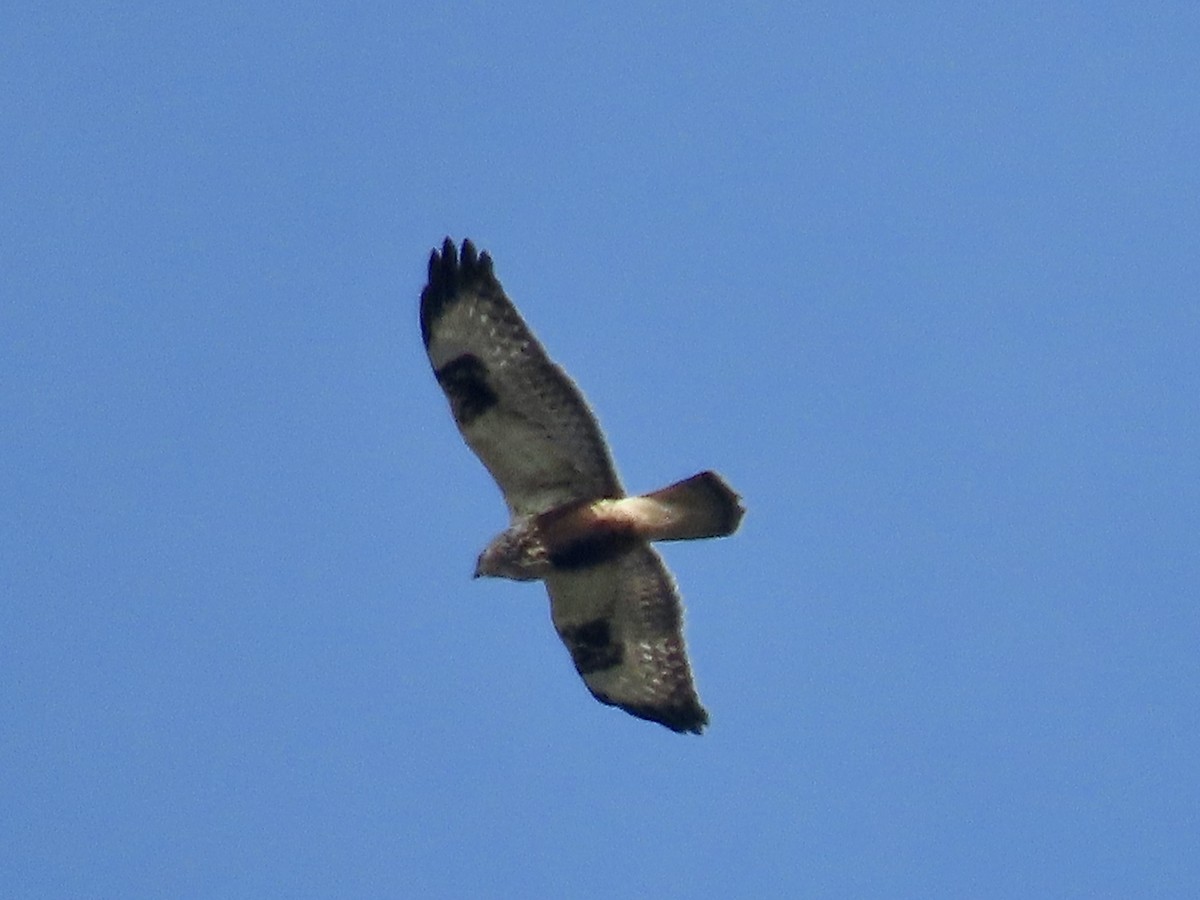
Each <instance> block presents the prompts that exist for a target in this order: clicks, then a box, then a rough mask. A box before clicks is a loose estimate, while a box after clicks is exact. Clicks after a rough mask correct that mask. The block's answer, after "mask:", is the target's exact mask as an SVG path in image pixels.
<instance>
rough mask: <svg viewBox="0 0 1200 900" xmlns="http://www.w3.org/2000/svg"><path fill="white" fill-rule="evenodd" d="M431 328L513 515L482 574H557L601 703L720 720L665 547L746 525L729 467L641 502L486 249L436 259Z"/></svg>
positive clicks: (550, 585)
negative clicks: (712, 715)
mask: <svg viewBox="0 0 1200 900" xmlns="http://www.w3.org/2000/svg"><path fill="white" fill-rule="evenodd" d="M421 337H422V339H423V341H424V343H425V350H426V352H427V353H428V354H429V362H430V364H431V365H432V366H433V372H434V375H435V376H436V377H437V381H438V384H440V385H441V387H442V390H443V391H444V392H445V394H446V398H447V399H448V400H449V402H450V410H451V412H452V413H453V415H454V421H455V422H456V423H457V425H458V429H459V431H460V432H461V433H462V436H463V438H464V439H465V440H466V442H467V444H468V445H469V446H470V448H471V449H472V450H473V451H474V452H475V455H476V456H478V457H479V459H480V460H481V461H482V462H483V464H484V466H486V467H487V470H488V471H489V472H490V473H491V474H492V477H493V478H495V480H496V482H497V484H498V485H499V486H500V490H501V492H502V493H503V494H504V500H505V503H506V504H507V505H508V511H509V514H510V517H511V521H510V525H509V527H508V528H507V529H506V530H505V531H503V532H502V533H501V534H499V535H498V536H497V537H496V538H494V539H493V540H492V542H491V543H490V544H488V546H487V547H486V548H485V549H484V551H483V553H481V554H480V556H479V560H478V563H477V564H476V567H475V577H477V578H478V577H479V576H484V575H486V576H494V577H500V578H511V579H514V580H517V581H534V580H537V581H542V582H544V583H545V585H546V591H547V593H549V595H550V616H551V619H552V620H553V622H554V628H555V630H556V631H557V632H558V635H559V637H560V638H562V641H563V643H564V644H566V647H567V650H568V651H569V652H570V654H571V661H572V662H573V663H574V664H575V668H576V670H577V671H578V672H579V674H580V676H581V677H582V678H583V682H584V684H585V685H586V686H587V688H588V690H589V691H591V693H592V694H593V696H595V698H596V699H597V700H599V701H600V702H601V703H606V704H609V705H611V706H618V707H620V708H621V709H623V710H625V711H626V712H628V713H631V714H633V715H635V716H638V717H640V718H642V719H648V720H650V721H652V722H658V723H660V724H662V725H665V726H666V727H667V728H670V729H672V730H673V731H677V732H694V733H697V734H699V733H700V732H701V730H702V729H703V728H704V726H705V725H706V724H707V723H708V713H706V712H705V710H704V707H703V706H701V705H700V698H699V697H698V696H697V695H696V688H695V685H694V684H693V682H692V674H691V669H690V668H689V666H688V659H687V652H686V650H685V647H684V642H683V632H682V607H681V604H680V600H679V594H678V592H677V591H676V588H675V583H674V580H673V579H672V577H671V575H670V573H669V572H668V571H667V568H666V566H665V565H664V563H663V561H662V558H661V557H660V556H659V555H658V553H657V552H656V551H655V550H654V548H653V547H651V545H650V543H651V541H672V540H692V539H696V538H708V537H723V536H725V535H728V534H732V533H733V532H734V531H736V530H737V527H738V525H739V524H740V523H741V520H742V514H743V509H742V506H741V503H740V500H739V497H738V495H737V494H735V493H734V492H733V490H731V489H730V487H729V486H728V485H727V484H726V483H725V482H724V481H723V480H722V479H721V477H720V476H719V475H717V474H716V473H714V472H701V473H699V474H698V475H693V476H692V477H691V478H688V479H685V480H684V481H680V482H677V483H676V484H672V485H670V486H668V487H665V488H663V489H662V490H658V491H655V492H653V493H650V494H644V495H642V496H637V497H630V496H627V495H626V493H625V491H624V489H623V488H622V487H621V482H620V480H619V479H618V478H617V472H616V469H615V468H614V467H613V462H612V458H611V456H610V455H609V451H608V446H607V444H606V443H605V441H604V436H603V435H602V434H601V432H600V426H599V424H598V423H597V421H596V418H595V416H594V415H593V414H592V412H591V410H590V409H589V408H588V405H587V403H585V402H584V399H583V396H582V395H581V394H580V392H579V389H578V388H576V387H575V384H574V383H573V382H572V381H571V379H570V378H568V377H567V375H566V374H565V373H564V372H563V370H562V369H560V368H559V367H558V366H556V365H555V364H554V363H553V362H552V361H551V360H550V358H549V357H548V356H547V355H546V351H545V350H543V349H542V346H541V344H539V343H538V341H537V339H536V338H535V337H534V336H533V333H532V332H531V331H530V330H529V327H528V326H527V325H526V324H525V321H524V320H523V319H522V318H521V315H520V314H519V313H518V312H517V309H516V307H515V306H513V304H512V301H510V300H509V299H508V297H507V296H506V295H505V293H504V289H503V288H502V287H501V286H500V282H499V281H497V280H496V276H495V274H494V272H493V270H492V260H491V257H489V256H488V254H487V253H478V252H476V250H475V247H474V245H472V243H471V242H470V241H463V244H462V253H461V254H460V253H458V251H457V248H456V247H455V245H454V243H453V242H452V241H451V240H450V238H446V240H445V243H443V244H442V248H441V251H440V252H439V251H438V250H434V251H433V253H432V254H431V255H430V258H429V281H428V283H427V284H426V286H425V289H424V290H423V291H422V292H421Z"/></svg>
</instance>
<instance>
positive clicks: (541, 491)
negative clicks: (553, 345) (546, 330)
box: [421, 238, 624, 516]
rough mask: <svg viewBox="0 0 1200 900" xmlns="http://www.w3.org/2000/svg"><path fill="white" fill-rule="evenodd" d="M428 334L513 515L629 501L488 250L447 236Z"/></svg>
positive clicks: (428, 308) (460, 420)
mask: <svg viewBox="0 0 1200 900" xmlns="http://www.w3.org/2000/svg"><path fill="white" fill-rule="evenodd" d="M421 337H422V339H423V340H424V342H425V349H426V352H427V353H428V354H429V361H430V363H431V364H432V366H433V371H434V374H435V375H436V376H437V379H438V383H439V384H440V385H441V386H442V389H443V390H444V391H445V393H446V397H447V399H448V400H449V401H450V408H451V410H452V412H453V413H454V420H455V422H456V423H457V424H458V428H459V431H460V432H462V436H463V438H464V440H466V442H467V444H468V446H470V448H471V449H472V450H473V451H474V452H475V455H476V456H478V457H479V459H480V460H481V461H482V462H483V464H484V465H485V466H486V467H487V469H488V471H489V472H491V474H492V477H493V478H495V479H496V482H497V484H499V486H500V490H501V491H502V492H503V494H504V500H505V502H506V503H507V504H508V508H509V511H510V512H511V513H512V514H513V515H514V516H523V515H529V514H532V513H539V512H544V511H545V510H547V509H551V508H553V507H555V506H559V505H561V504H563V503H568V502H571V501H576V500H590V499H596V498H600V497H622V496H624V491H623V489H622V488H621V483H620V480H619V479H618V477H617V473H616V469H615V467H614V466H613V462H612V457H611V456H610V454H609V451H608V446H607V445H606V444H605V442H604V438H603V436H602V435H601V432H600V426H599V424H598V423H597V422H596V418H595V416H594V415H593V414H592V412H591V410H590V409H589V408H588V406H587V403H586V402H585V401H584V399H583V395H582V394H581V393H580V392H579V389H578V388H577V387H576V386H575V384H574V383H573V382H572V381H571V379H570V378H568V377H567V375H566V373H564V372H563V371H562V369H560V368H559V367H558V366H556V365H555V364H554V363H553V362H552V361H551V360H550V358H549V357H548V356H547V355H546V351H545V350H543V349H542V346H541V344H539V343H538V341H537V339H536V338H535V337H534V336H533V333H532V332H531V331H530V330H529V327H528V326H527V325H526V324H525V321H524V320H523V319H522V318H521V315H520V314H519V313H518V312H517V310H516V307H514V306H513V304H512V301H510V300H509V299H508V297H507V296H506V295H505V293H504V289H503V288H502V287H501V286H500V282H499V281H497V280H496V276H495V273H494V272H493V270H492V260H491V257H489V256H488V254H487V253H483V254H477V253H476V250H475V247H474V245H472V244H471V242H470V241H463V245H462V254H461V256H460V255H459V254H458V252H457V251H456V248H455V246H454V243H453V242H452V241H451V240H450V239H449V238H446V241H445V243H444V244H443V245H442V248H441V252H440V253H439V252H438V251H437V250H434V251H433V253H432V254H431V256H430V259H429V281H428V283H427V285H426V287H425V289H424V291H422V293H421Z"/></svg>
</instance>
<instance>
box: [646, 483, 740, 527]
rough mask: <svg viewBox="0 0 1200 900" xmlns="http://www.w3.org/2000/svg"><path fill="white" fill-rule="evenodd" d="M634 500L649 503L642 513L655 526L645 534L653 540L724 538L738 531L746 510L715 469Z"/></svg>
mask: <svg viewBox="0 0 1200 900" xmlns="http://www.w3.org/2000/svg"><path fill="white" fill-rule="evenodd" d="M636 499H637V500H640V501H643V502H645V503H648V504H649V506H648V507H645V508H644V510H645V511H644V513H643V514H644V515H645V517H646V519H647V520H650V521H653V522H654V526H653V527H652V528H651V529H648V531H649V533H648V534H645V535H644V536H646V537H648V538H649V539H650V540H653V541H690V540H697V539H700V538H713V537H725V536H726V535H729V534H733V533H734V532H735V531H737V528H738V525H740V524H741V522H742V516H743V515H744V514H745V512H746V511H745V509H743V508H742V504H741V498H739V497H738V495H737V494H736V493H735V492H734V490H733V488H731V487H730V486H729V485H728V484H726V483H725V481H724V479H722V478H721V476H720V475H718V474H717V473H716V472H701V473H699V474H698V475H693V476H692V477H691V478H685V479H684V480H683V481H677V482H675V484H672V485H668V486H667V487H665V488H663V489H661V490H658V491H654V492H653V493H651V494H644V495H642V496H641V497H638V498H636Z"/></svg>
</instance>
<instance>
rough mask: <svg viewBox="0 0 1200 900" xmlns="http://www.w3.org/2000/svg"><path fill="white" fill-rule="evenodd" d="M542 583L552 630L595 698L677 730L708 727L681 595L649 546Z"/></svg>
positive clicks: (566, 572)
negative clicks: (690, 659) (689, 656)
mask: <svg viewBox="0 0 1200 900" xmlns="http://www.w3.org/2000/svg"><path fill="white" fill-rule="evenodd" d="M545 581H546V590H547V591H549V593H550V615H551V618H553V620H554V627H555V629H557V631H558V635H559V637H561V638H562V640H563V643H564V644H566V645H567V650H569V651H570V653H571V660H572V661H573V662H574V663H575V668H576V670H578V672H579V674H580V675H581V676H582V677H583V682H584V684H586V685H587V688H588V690H589V691H591V692H592V694H593V695H594V696H595V698H596V699H597V700H599V701H600V702H601V703H607V704H609V705H611V706H619V707H620V708H621V709H623V710H625V711H626V712H628V713H632V714H633V715H635V716H638V717H639V718H642V719H649V720H650V721H652V722H659V723H660V724H662V725H665V726H667V728H670V729H671V730H672V731H692V732H695V733H696V734H699V733H700V732H701V730H703V728H704V726H705V725H707V724H708V713H706V712H705V711H704V707H702V706H701V705H700V698H699V697H698V696H696V687H695V685H694V684H693V682H692V672H691V669H690V668H689V667H688V660H687V651H686V648H685V647H684V643H683V611H682V606H681V604H680V602H679V594H678V592H677V591H676V590H675V583H674V580H673V579H672V578H671V575H670V573H669V572H668V571H667V567H666V565H665V564H664V563H663V561H662V557H660V556H659V555H658V553H657V552H656V551H655V550H654V549H653V548H652V547H651V546H650V545H649V544H642V545H640V546H638V547H635V548H633V549H632V550H630V551H629V552H627V553H624V554H622V555H621V556H618V557H616V558H614V559H611V560H609V561H608V562H604V563H600V564H598V565H591V566H587V567H584V568H580V569H574V570H571V569H564V570H559V571H556V572H554V573H553V574H551V575H549V576H547V577H546V579H545Z"/></svg>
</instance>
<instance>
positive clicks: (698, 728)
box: [621, 700, 708, 734]
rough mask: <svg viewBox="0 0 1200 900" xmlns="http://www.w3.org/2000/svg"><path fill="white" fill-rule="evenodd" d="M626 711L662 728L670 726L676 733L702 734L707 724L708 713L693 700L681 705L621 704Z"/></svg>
mask: <svg viewBox="0 0 1200 900" xmlns="http://www.w3.org/2000/svg"><path fill="white" fill-rule="evenodd" d="M621 708H622V709H623V710H625V711H626V712H627V713H630V714H632V715H635V716H637V717H638V718H639V719H646V720H647V721H650V722H657V723H658V724H659V725H662V726H663V727H664V728H670V729H671V730H672V731H674V732H675V733H676V734H703V733H704V728H705V726H706V725H708V713H707V712H706V711H705V709H704V707H703V706H701V705H700V704H699V703H698V702H696V701H695V700H693V701H692V702H691V703H687V704H684V705H681V706H665V707H664V706H636V705H626V704H621Z"/></svg>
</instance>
